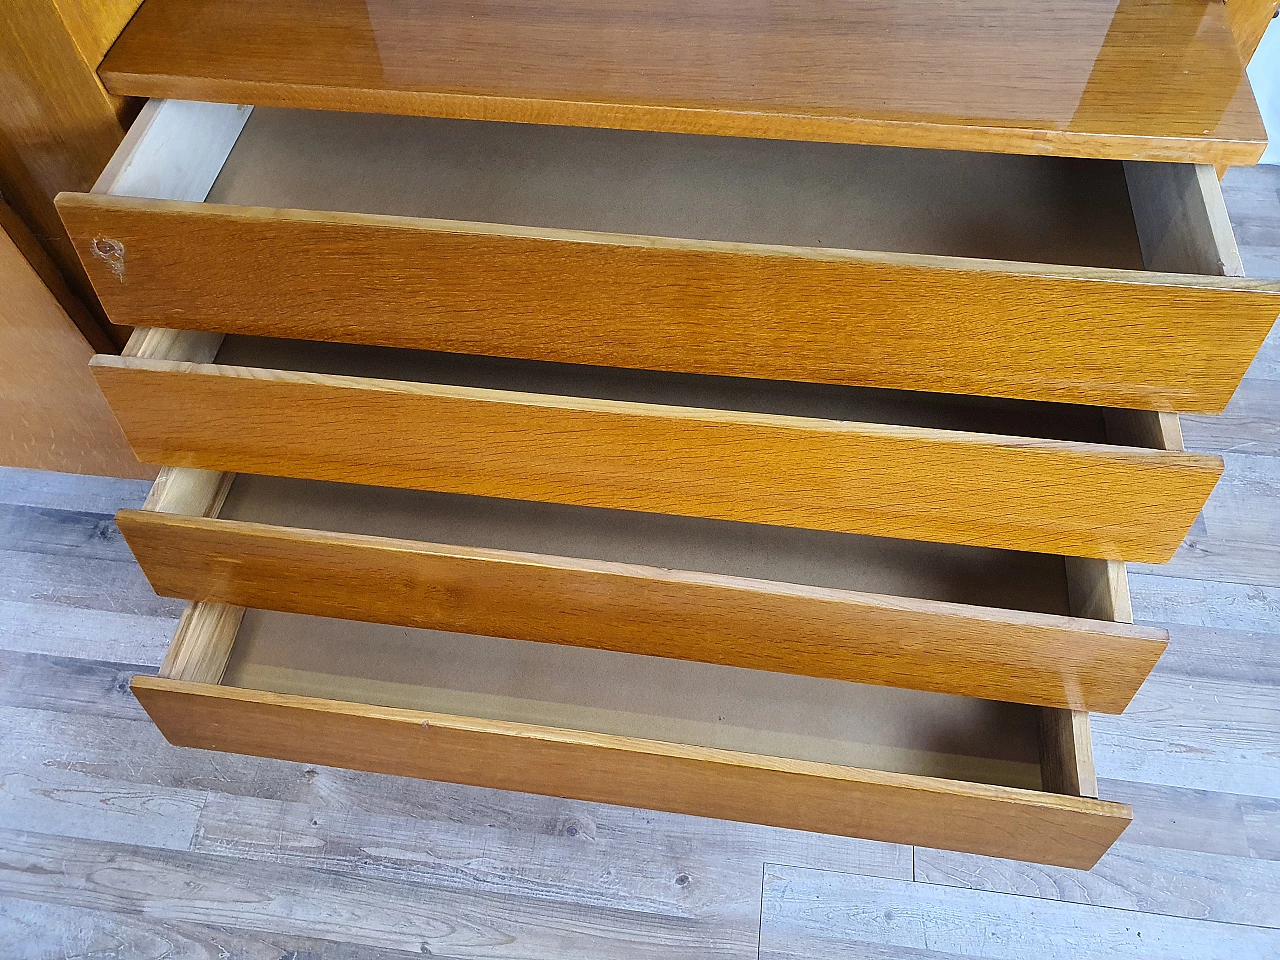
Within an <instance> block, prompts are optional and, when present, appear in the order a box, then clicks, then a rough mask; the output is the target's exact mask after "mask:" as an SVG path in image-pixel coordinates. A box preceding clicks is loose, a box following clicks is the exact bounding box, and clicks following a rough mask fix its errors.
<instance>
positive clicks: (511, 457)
mask: <svg viewBox="0 0 1280 960" xmlns="http://www.w3.org/2000/svg"><path fill="white" fill-rule="evenodd" d="M93 369H94V372H95V374H96V376H97V378H98V382H99V385H100V386H101V387H102V389H103V392H104V393H105V394H106V396H107V399H108V400H109V402H110V404H111V406H112V409H113V410H114V411H115V414H116V416H117V418H118V419H119V420H120V423H121V426H122V427H123V428H124V432H125V434H126V436H127V437H128V439H129V441H130V443H131V444H132V445H133V448H134V451H135V452H136V453H137V455H138V456H139V458H140V459H142V460H144V461H146V462H150V463H160V464H166V465H170V466H186V467H201V468H206V469H214V470H229V471H235V472H244V473H260V474H269V475H278V476H291V477H298V478H304V479H313V480H336V481H341V482H351V483H363V484H371V485H375V486H390V487H406V488H410V489H419V490H436V491H441V492H447V493H464V494H474V495H479V496H494V497H506V498H511V499H520V500H534V501H543V502H555V503H566V504H576V505H580V506H596V507H610V508H617V509H625V510H642V511H648V512H654V513H671V514H678V515H684V516H698V517H708V518H712V519H720V520H741V521H748V522H754V523H768V524H777V525H781V526H792V527H804V528H811V529H820V530H832V531H837V532H844V533H866V534H875V535H881V536H891V537H900V538H907V539H917V540H933V541H939V542H947V543H963V544H972V545H978V546H991V547H1004V548H1010V549H1016V550H1030V551H1036V552H1041V553H1058V554H1067V555H1075V556H1092V557H1101V558H1103V559H1126V560H1141V561H1148V562H1161V561H1164V560H1167V559H1168V558H1169V557H1170V556H1171V555H1172V554H1173V551H1174V550H1175V549H1176V548H1177V546H1178V544H1179V543H1180V542H1181V541H1182V539H1183V537H1184V536H1185V535H1186V532H1187V530H1188V529H1189V528H1190V525H1191V523H1192V521H1193V520H1194V519H1195V516H1196V514H1197V513H1198V512H1199V510H1200V508H1201V506H1202V505H1203V504H1204V502H1205V500H1206V499H1207V497H1208V495H1209V492H1210V491H1211V490H1212V489H1213V486H1214V484H1215V483H1216V481H1217V478H1218V476H1219V475H1220V473H1221V470H1222V462H1221V460H1220V459H1219V458H1216V457H1211V456H1204V455H1198V454H1188V453H1181V452H1173V451H1167V450H1150V449H1138V448H1127V447H1111V446H1104V445H1093V444H1080V443H1068V442H1061V441H1050V440H1028V439H1021V438H1008V437H998V436H993V435H983V434H967V433H961V432H954V431H945V430H931V429H925V428H912V427H897V426H885V425H879V424H859V423H848V422H837V421H829V420H819V419H809V418H799V417H785V416H775V415H768V414H752V413H737V412H730V411H722V410H705V409H694V408H687V407H672V406H660V405H656V404H641V403H627V402H619V401H605V400H584V399H580V398H572V397H562V396H549V395H541V394H538V395H535V394H520V393H513V392H507V391H498V390H487V389H478V388H470V387H453V386H440V385H430V384H417V383H402V382H397V381H386V380H370V379H364V378H359V377H343V376H329V375H319V374H305V373H293V372H284V371H273V370H259V369H250V368H240V367H227V366H217V365H212V364H189V363H180V362H175V361H164V360H147V359H140V358H137V357H123V358H122V357H105V356H104V357H98V358H96V359H95V361H94V367H93Z"/></svg>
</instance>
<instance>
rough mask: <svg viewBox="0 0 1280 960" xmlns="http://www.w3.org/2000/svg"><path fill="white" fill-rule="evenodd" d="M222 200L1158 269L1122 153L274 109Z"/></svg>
mask: <svg viewBox="0 0 1280 960" xmlns="http://www.w3.org/2000/svg"><path fill="white" fill-rule="evenodd" d="M207 199H208V201H209V202H211V203H225V204H237V205H244V206H263V207H280V208H297V209H310V210H327V211H341V212H350V213H363V214H388V215H397V216H410V217H423V218H438V219H445V220H460V221H471V222H481V223H498V224H512V225H518V226H525V227H543V228H560V229H573V230H586V231H601V232H606V233H621V234H642V235H653V236H665V237H674V238H681V239H690V240H723V241H737V242H744V243H758V244H780V245H787V246H799V247H819V248H823V247H825V248H838V249H850V250H873V251H883V252H892V253H904V254H933V255H942V256H954V257H977V258H984V259H992V260H1012V261H1025V262H1034V263H1050V264H1064V265H1072V266H1091V267H1113V268H1128V269H1142V268H1143V255H1142V250H1141V246H1140V243H1139V237H1138V230H1137V228H1136V226H1135V221H1134V211H1133V207H1132V204H1131V202H1130V198H1129V191H1128V187H1127V185H1126V178H1125V169H1124V165H1123V164H1122V163H1121V162H1119V161H1109V160H1084V159H1075V158H1069V157H1034V156H1019V155H1011V154H988V153H966V152H962V151H954V150H922V149H908V148H899V147H883V146H861V145H852V144H828V143H805V142H797V141H784V140H757V139H747V138H735V137H710V136H695V135H685V134H667V133H650V132H641V131H626V130H601V129H587V128H573V127H553V126H545V125H534V124H519V123H491V122H483V121H469V120H442V119H433V118H424V117H400V116H380V115H369V114H358V113H329V112H321V111H309V110H293V109H279V108H266V107H259V108H256V109H255V110H254V111H253V114H252V116H251V117H250V118H249V121H248V123H247V124H246V126H245V128H244V131H243V133H242V134H241V135H240V138H239V140H238V141H237V142H236V145H235V147H234V149H232V150H231V153H230V155H229V156H228V157H227V160H226V163H225V164H224V165H223V167H222V171H221V174H220V176H219V177H218V179H217V182H216V183H214V185H213V189H212V190H211V191H210V192H209V195H208V198H207Z"/></svg>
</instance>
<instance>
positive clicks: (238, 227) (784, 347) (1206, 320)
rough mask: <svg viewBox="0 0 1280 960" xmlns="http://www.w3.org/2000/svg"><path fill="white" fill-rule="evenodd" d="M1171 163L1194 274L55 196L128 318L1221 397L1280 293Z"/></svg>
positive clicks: (807, 377)
mask: <svg viewBox="0 0 1280 960" xmlns="http://www.w3.org/2000/svg"><path fill="white" fill-rule="evenodd" d="M1160 169H1161V171H1162V173H1161V176H1160V177H1159V178H1156V180H1157V187H1158V188H1159V189H1158V190H1153V192H1156V193H1158V194H1160V196H1161V198H1162V201H1163V202H1162V203H1158V204H1153V207H1154V208H1155V210H1154V211H1152V212H1149V213H1148V214H1147V216H1148V218H1149V219H1150V220H1151V221H1153V226H1152V228H1151V232H1152V233H1153V234H1158V236H1159V238H1160V244H1155V243H1152V244H1144V247H1143V252H1144V256H1146V258H1147V261H1148V264H1149V265H1153V264H1154V265H1156V266H1157V267H1158V266H1159V265H1160V264H1165V266H1163V267H1161V269H1167V270H1174V271H1190V272H1188V273H1154V272H1143V271H1133V270H1108V269H1101V268H1089V267H1045V266H1038V265H1035V264H1015V263H1007V262H1001V261H994V260H965V259H960V258H953V257H940V256H915V255H907V254H877V253H858V252H851V251H840V250H818V249H808V248H798V247H770V246H765V245H759V244H735V243H729V242H712V241H690V240H673V239H665V238H659V237H635V236H623V235H617V234H597V233H588V232H583V231H568V230H547V229H537V230H535V229H530V228H521V227H509V226H503V225H487V224H474V223H461V222H452V221H442V220H434V221H433V220H414V219H408V218H395V217H382V216H365V215H354V214H331V213H307V212H303V211H281V210H269V209H261V208H248V207H232V206H224V205H215V204H209V205H204V204H200V203H183V202H173V201H162V200H145V199H136V198H131V197H113V196H103V195H72V194H64V195H63V196H61V197H60V198H59V201H58V207H59V211H60V212H61V214H62V217H63V220H64V222H65V223H66V225H67V228H68V230H69V232H70V234H71V236H72V238H73V240H74V242H75V245H76V248H77V250H78V251H79V253H80V256H81V258H82V260H83V262H84V265H85V269H86V270H87V271H88V273H89V276H90V278H91V279H92V281H93V284H94V288H95V290H96V291H97V292H98V295H99V296H100V297H101V299H102V302H103V304H104V306H105V308H106V310H107V312H108V313H109V314H110V315H111V317H112V319H113V320H114V321H116V322H117V323H124V324H131V325H139V326H167V327H174V328H182V329H201V330H217V331H222V332H234V333H246V334H255V335H264V336H274V337H297V338H305V339H314V340H336V341H347V342H360V343H371V344H381V345H387V346H397V347H414V348H423V349H429V350H441V351H448V352H456V353H479V354H487V355H495V356H509V357H519V358H525V359H534V360H554V361H565V362H572V363H588V364H600V365H610V366H623V367H636V368H646V369H658V370H673V371H678V372H686V373H713V374H726V375H732V376H746V377H757V378H764V379H779V380H804V381H812V382H825V383H843V384H856V385H864V386H876V387H890V388H899V389H907V390H930V391H939V392H947V393H961V394H984V395H993V396H1004V397H1017V398H1023V399H1038V400H1051V401H1065V402H1075V403H1090V404H1098V405H1106V406H1117V407H1137V408H1142V409H1161V410H1181V411H1194V412H1203V413H1216V412H1219V411H1221V410H1222V408H1223V407H1224V406H1225V405H1226V403H1227V401H1228V399H1229V398H1230V397H1231V394H1232V392H1233V391H1234V389H1235V387H1236V385H1237V384H1238V383H1239V381H1240V379H1241V377H1242V376H1243V375H1244V372H1245V370H1246V368H1247V367H1248V365H1249V363H1250V361H1251V360H1252V359H1253V356H1254V354H1255V353H1256V352H1257V350H1258V348H1259V347H1260V346H1261V344H1262V341H1263V340H1264V339H1265V337H1266V335H1267V333H1268V331H1269V330H1270V329H1271V325H1272V323H1273V321H1274V320H1275V319H1276V315H1277V313H1280V298H1278V297H1277V296H1276V295H1275V292H1274V291H1270V290H1267V289H1264V285H1262V284H1258V283H1256V282H1254V281H1249V280H1242V279H1238V278H1231V277H1225V278H1224V277H1221V276H1218V277H1213V276H1196V275H1194V271H1199V270H1208V271H1217V272H1220V270H1221V267H1220V265H1219V260H1220V259H1221V256H1225V254H1221V251H1220V250H1219V248H1218V244H1219V242H1220V241H1221V243H1222V244H1224V245H1227V246H1230V247H1232V248H1233V247H1234V242H1233V241H1231V240H1230V227H1229V225H1224V223H1220V224H1217V225H1216V226H1217V233H1215V231H1214V230H1212V229H1210V226H1209V224H1210V217H1209V215H1208V213H1207V212H1206V210H1205V207H1206V202H1207V201H1206V199H1205V197H1204V196H1203V195H1202V194H1201V193H1200V192H1199V191H1198V189H1197V186H1198V185H1199V184H1200V180H1201V177H1202V173H1201V172H1198V171H1197V169H1196V168H1194V167H1185V168H1173V169H1174V170H1175V171H1179V172H1177V173H1174V172H1171V171H1169V170H1166V169H1165V168H1160ZM1208 175H1209V176H1212V171H1211V170H1210V171H1208ZM1147 176H1148V179H1152V176H1151V175H1150V174H1148V175H1147ZM1170 176H1178V177H1182V178H1183V179H1188V178H1189V182H1188V183H1182V184H1180V185H1179V184H1175V185H1173V186H1172V187H1171V186H1170V184H1168V183H1167V182H1166V181H1167V179H1168V177H1170ZM1130 182H1131V184H1139V183H1140V178H1139V176H1138V174H1135V175H1133V176H1131V177H1130ZM1183 188H1185V189H1183ZM1132 189H1134V190H1135V191H1136V190H1137V187H1136V186H1134V187H1132ZM1212 189H1214V190H1216V189H1217V184H1216V182H1215V183H1214V184H1213V185H1212ZM1164 194H1170V196H1164ZM1217 201H1218V204H1219V205H1220V203H1221V198H1220V196H1218V197H1217ZM1183 204H1185V205H1187V207H1186V210H1190V211H1191V212H1190V213H1188V212H1185V211H1184V209H1183V207H1182V206H1180V205H1183ZM1194 204H1198V205H1199V207H1200V210H1199V213H1198V215H1195V212H1194V210H1191V206H1192V205H1194ZM1210 205H1212V204H1210ZM1171 210H1172V211H1173V213H1170V212H1169V211H1171ZM1162 214H1163V215H1164V216H1163V218H1162ZM1165 219H1168V220H1169V223H1168V224H1165V223H1164V220H1165ZM1221 219H1222V220H1223V221H1224V222H1225V217H1223V218H1221ZM1157 221H1158V222H1157ZM1224 230H1225V236H1220V235H1219V234H1221V233H1222V231H1224ZM1175 247H1176V248H1178V249H1173V248H1175ZM192 250H199V251H201V253H200V255H198V256H192V254H191V251H192ZM1220 254H1221V256H1220Z"/></svg>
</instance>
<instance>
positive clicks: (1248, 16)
mask: <svg viewBox="0 0 1280 960" xmlns="http://www.w3.org/2000/svg"><path fill="white" fill-rule="evenodd" d="M1223 2H1224V3H1225V4H1226V5H1227V23H1229V24H1231V32H1232V34H1234V35H1235V38H1236V45H1237V46H1238V47H1239V49H1240V60H1241V61H1242V62H1244V63H1246V64H1247V63H1248V62H1249V61H1250V60H1251V59H1252V58H1253V52H1254V51H1255V50H1257V49H1258V44H1259V43H1261V42H1262V35H1263V34H1264V33H1266V31H1267V27H1268V26H1270V25H1271V19H1272V17H1274V16H1275V15H1276V10H1277V9H1280V2H1277V0H1223Z"/></svg>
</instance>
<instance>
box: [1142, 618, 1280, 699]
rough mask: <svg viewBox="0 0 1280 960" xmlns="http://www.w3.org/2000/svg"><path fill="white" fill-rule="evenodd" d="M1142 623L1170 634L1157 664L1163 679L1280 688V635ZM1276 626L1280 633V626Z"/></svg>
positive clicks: (1176, 624)
mask: <svg viewBox="0 0 1280 960" xmlns="http://www.w3.org/2000/svg"><path fill="white" fill-rule="evenodd" d="M1139 622H1140V623H1149V624H1150V625H1151V626H1158V627H1164V628H1165V629H1167V630H1168V631H1169V646H1168V648H1167V649H1166V650H1165V652H1164V655H1163V656H1162V657H1161V658H1160V661H1159V664H1158V665H1157V669H1158V670H1159V671H1160V674H1161V675H1162V676H1169V677H1172V676H1179V677H1187V678H1188V679H1202V680H1235V681H1238V682H1242V683H1254V684H1258V685H1259V686H1269V687H1280V632H1275V633H1263V632H1261V631H1253V632H1250V631H1247V630H1226V629H1224V628H1222V627H1205V626H1199V627H1193V626H1187V625H1185V624H1180V623H1170V622H1168V621H1164V622H1161V621H1139ZM1275 626H1276V629H1277V630H1278V631H1280V624H1276V625H1275Z"/></svg>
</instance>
